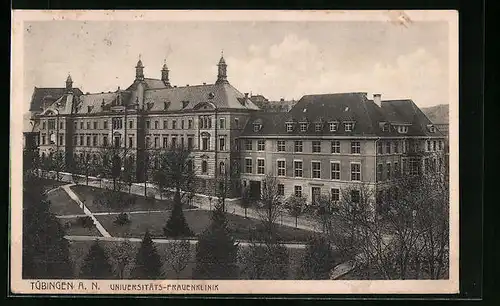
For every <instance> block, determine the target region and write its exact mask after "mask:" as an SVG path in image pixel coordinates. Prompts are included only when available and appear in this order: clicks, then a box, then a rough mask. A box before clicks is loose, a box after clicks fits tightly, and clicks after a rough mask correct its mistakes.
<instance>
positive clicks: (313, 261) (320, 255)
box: [298, 237, 335, 279]
mask: <svg viewBox="0 0 500 306" xmlns="http://www.w3.org/2000/svg"><path fill="white" fill-rule="evenodd" d="M334 266H335V258H334V255H333V252H332V248H331V246H330V243H329V242H328V241H327V240H326V239H325V238H323V237H315V238H312V239H310V240H309V241H308V243H307V246H306V249H305V254H304V257H303V259H302V264H301V266H300V267H299V271H298V275H299V277H300V278H301V279H329V278H330V271H331V269H333V267H334Z"/></svg>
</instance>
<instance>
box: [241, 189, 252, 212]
mask: <svg viewBox="0 0 500 306" xmlns="http://www.w3.org/2000/svg"><path fill="white" fill-rule="evenodd" d="M240 205H241V207H243V208H244V209H245V218H248V217H247V209H248V208H250V207H252V197H251V193H250V188H249V187H245V188H244V189H243V192H242V193H241V201H240Z"/></svg>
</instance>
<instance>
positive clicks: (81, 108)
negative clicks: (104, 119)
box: [76, 91, 130, 114]
mask: <svg viewBox="0 0 500 306" xmlns="http://www.w3.org/2000/svg"><path fill="white" fill-rule="evenodd" d="M120 94H121V99H122V101H123V104H127V101H128V99H129V98H130V92H127V91H121V92H120ZM117 98H118V93H117V92H107V93H106V92H105V93H95V94H86V95H82V96H80V101H79V103H78V104H77V107H76V114H94V113H99V112H102V111H103V109H102V104H103V101H104V105H105V106H111V105H114V104H115V103H116V102H117ZM89 106H90V109H91V110H90V112H88V110H89Z"/></svg>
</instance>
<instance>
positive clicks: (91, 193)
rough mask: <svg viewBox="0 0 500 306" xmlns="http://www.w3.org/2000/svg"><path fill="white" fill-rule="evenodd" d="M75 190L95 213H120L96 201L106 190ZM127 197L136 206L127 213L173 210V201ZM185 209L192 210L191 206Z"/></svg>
mask: <svg viewBox="0 0 500 306" xmlns="http://www.w3.org/2000/svg"><path fill="white" fill-rule="evenodd" d="M70 188H71V190H73V191H74V192H75V193H76V194H77V195H78V197H79V198H80V200H81V201H82V202H84V203H85V206H87V207H88V209H89V210H90V211H91V212H93V213H95V212H119V211H120V210H119V209H118V208H112V207H106V206H103V205H101V204H99V203H98V202H97V201H96V198H98V197H100V196H102V193H103V191H105V190H104V189H100V188H96V187H91V186H85V185H75V186H71V187H70ZM127 197H132V198H135V203H134V205H132V206H130V207H127V208H126V211H151V210H170V209H172V201H171V200H158V199H154V200H153V199H152V198H148V199H146V198H144V196H140V195H136V194H128V193H127ZM185 208H192V207H191V206H189V207H185Z"/></svg>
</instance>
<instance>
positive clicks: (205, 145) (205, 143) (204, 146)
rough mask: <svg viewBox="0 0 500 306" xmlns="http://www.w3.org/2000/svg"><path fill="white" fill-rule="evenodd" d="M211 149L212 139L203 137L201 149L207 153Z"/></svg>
mask: <svg viewBox="0 0 500 306" xmlns="http://www.w3.org/2000/svg"><path fill="white" fill-rule="evenodd" d="M209 147H210V139H209V138H208V137H203V138H202V139H201V149H202V150H203V151H207V150H208V148H209Z"/></svg>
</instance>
